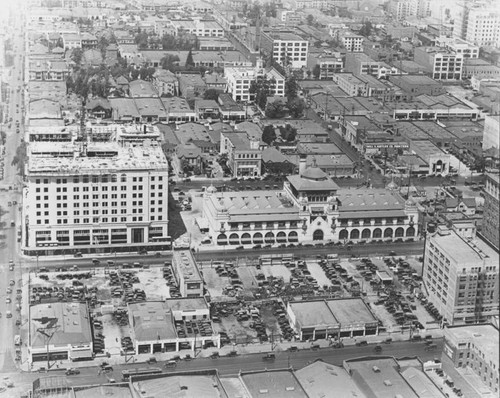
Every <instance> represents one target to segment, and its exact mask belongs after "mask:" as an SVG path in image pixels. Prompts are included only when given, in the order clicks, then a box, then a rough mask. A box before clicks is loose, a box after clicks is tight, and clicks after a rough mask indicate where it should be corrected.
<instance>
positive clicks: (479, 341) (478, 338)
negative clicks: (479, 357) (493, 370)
mask: <svg viewBox="0 0 500 398" xmlns="http://www.w3.org/2000/svg"><path fill="white" fill-rule="evenodd" d="M446 333H447V334H449V335H451V336H452V337H453V338H455V339H456V340H458V341H460V340H466V341H471V342H473V343H474V345H475V346H476V347H478V348H480V350H481V351H483V352H485V353H491V354H493V355H496V363H497V364H498V362H499V359H498V352H499V337H498V336H499V335H498V329H497V328H495V327H494V326H493V325H466V326H451V327H447V328H446Z"/></svg>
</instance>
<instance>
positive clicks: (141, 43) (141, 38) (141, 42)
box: [135, 32, 149, 49]
mask: <svg viewBox="0 0 500 398" xmlns="http://www.w3.org/2000/svg"><path fill="white" fill-rule="evenodd" d="M148 37H149V36H148V34H147V33H146V32H139V33H137V35H136V36H135V43H136V44H137V47H139V49H145V48H148Z"/></svg>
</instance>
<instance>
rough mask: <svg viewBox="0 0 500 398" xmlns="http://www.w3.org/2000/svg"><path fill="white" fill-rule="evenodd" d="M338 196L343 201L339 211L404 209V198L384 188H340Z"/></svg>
mask: <svg viewBox="0 0 500 398" xmlns="http://www.w3.org/2000/svg"><path fill="white" fill-rule="evenodd" d="M337 195H338V198H339V200H340V202H341V204H340V207H339V211H340V212H343V211H359V210H365V211H376V210H403V209H404V204H405V202H404V199H403V198H402V197H401V196H400V195H399V194H397V193H395V192H388V191H386V190H385V189H382V188H374V189H356V190H352V189H339V190H338V191H337Z"/></svg>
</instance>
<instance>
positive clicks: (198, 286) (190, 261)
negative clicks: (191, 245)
mask: <svg viewBox="0 0 500 398" xmlns="http://www.w3.org/2000/svg"><path fill="white" fill-rule="evenodd" d="M172 266H173V271H174V277H175V280H176V282H177V286H178V287H179V292H180V294H181V296H182V297H203V278H202V277H201V274H200V270H199V269H198V265H197V264H196V260H195V258H194V257H193V253H192V252H191V250H174V251H173V255H172Z"/></svg>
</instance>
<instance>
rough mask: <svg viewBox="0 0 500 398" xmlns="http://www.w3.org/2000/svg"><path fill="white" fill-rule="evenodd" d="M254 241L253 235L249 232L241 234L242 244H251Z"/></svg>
mask: <svg viewBox="0 0 500 398" xmlns="http://www.w3.org/2000/svg"><path fill="white" fill-rule="evenodd" d="M251 243H252V237H251V236H250V234H249V233H248V232H245V233H244V234H243V235H241V244H242V245H249V244H251Z"/></svg>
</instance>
